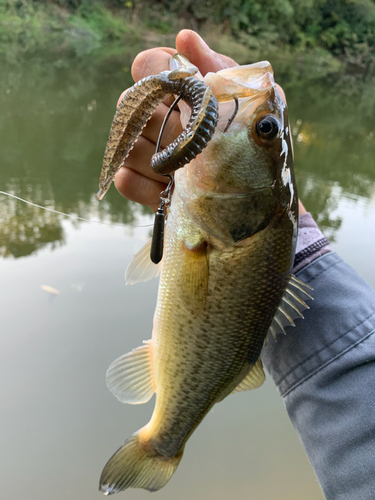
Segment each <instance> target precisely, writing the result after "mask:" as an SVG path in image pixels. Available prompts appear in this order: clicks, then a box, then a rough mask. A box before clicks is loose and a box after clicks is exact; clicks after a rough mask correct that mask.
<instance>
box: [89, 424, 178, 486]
mask: <svg viewBox="0 0 375 500" xmlns="http://www.w3.org/2000/svg"><path fill="white" fill-rule="evenodd" d="M142 441H143V440H142V430H140V431H138V432H136V433H135V434H133V435H132V436H130V437H129V438H128V439H127V440H126V441H125V443H124V444H123V445H122V446H121V448H119V449H118V450H117V451H116V453H115V454H114V455H113V456H112V457H111V458H110V459H109V460H108V462H107V464H106V465H105V467H104V469H103V471H102V474H101V476H100V483H99V490H100V491H101V492H103V493H104V495H112V494H113V493H118V492H119V491H123V490H126V489H127V488H143V489H145V490H148V491H157V490H160V488H163V486H165V485H166V484H167V482H168V481H169V480H170V478H171V477H172V475H173V473H174V472H175V470H176V469H177V467H178V464H179V463H180V460H181V458H182V453H183V452H181V453H180V454H179V455H178V456H176V457H172V458H169V457H164V456H163V455H160V454H159V453H158V452H157V451H156V450H154V449H153V448H152V447H150V446H149V445H148V443H147V442H145V443H143V442H142Z"/></svg>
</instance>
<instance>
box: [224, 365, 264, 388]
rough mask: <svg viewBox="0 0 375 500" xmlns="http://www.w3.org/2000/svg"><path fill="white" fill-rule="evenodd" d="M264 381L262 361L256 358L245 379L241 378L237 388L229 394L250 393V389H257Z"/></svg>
mask: <svg viewBox="0 0 375 500" xmlns="http://www.w3.org/2000/svg"><path fill="white" fill-rule="evenodd" d="M265 380H266V376H265V374H264V370H263V364H262V360H261V359H260V358H258V361H257V362H256V363H255V365H254V366H253V367H252V368H251V370H250V371H249V373H248V374H247V375H246V377H245V378H243V379H242V380H241V382H240V383H239V384H238V386H237V387H236V388H235V389H234V390H233V391H232V392H231V394H234V393H235V392H241V391H251V390H252V389H257V388H258V387H260V386H261V385H262V384H263V382H264V381H265Z"/></svg>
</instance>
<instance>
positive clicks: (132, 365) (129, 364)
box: [106, 340, 155, 405]
mask: <svg viewBox="0 0 375 500" xmlns="http://www.w3.org/2000/svg"><path fill="white" fill-rule="evenodd" d="M106 382H107V386H108V389H109V390H110V391H111V392H112V394H113V395H114V396H116V398H117V399H118V400H119V401H121V403H129V404H133V405H136V404H141V403H147V401H148V400H149V399H151V396H152V395H153V394H154V392H155V384H154V379H153V373H152V355H151V340H147V341H146V342H144V345H142V346H140V347H137V348H136V349H133V350H132V351H130V352H128V353H127V354H124V355H123V356H121V357H120V358H118V359H116V360H115V361H114V362H113V363H112V364H111V365H110V367H109V368H108V370H107V376H106Z"/></svg>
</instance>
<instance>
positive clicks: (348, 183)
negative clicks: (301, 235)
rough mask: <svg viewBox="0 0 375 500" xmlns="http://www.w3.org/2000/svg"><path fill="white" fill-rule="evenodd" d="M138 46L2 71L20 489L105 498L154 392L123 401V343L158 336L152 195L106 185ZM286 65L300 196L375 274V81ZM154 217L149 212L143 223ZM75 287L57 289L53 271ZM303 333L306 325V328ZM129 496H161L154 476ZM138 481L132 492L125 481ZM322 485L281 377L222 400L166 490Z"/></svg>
mask: <svg viewBox="0 0 375 500" xmlns="http://www.w3.org/2000/svg"><path fill="white" fill-rule="evenodd" d="M129 67H130V60H127V59H126V58H124V59H122V58H121V57H118V56H116V58H113V59H110V60H97V59H94V58H93V57H92V58H90V57H83V58H80V59H70V58H68V57H66V56H63V55H61V57H60V56H57V55H56V54H54V55H49V56H47V55H46V54H43V55H40V56H33V57H32V58H28V59H27V60H25V61H22V62H21V61H20V64H19V65H17V66H15V65H11V66H6V65H5V64H3V65H2V71H1V73H0V109H1V116H0V166H1V168H0V190H1V191H7V192H10V193H12V194H14V195H16V196H19V197H22V198H25V199H27V200H30V201H32V202H33V203H36V204H39V205H43V206H47V207H50V208H53V209H55V210H59V211H61V212H65V213H69V214H74V215H76V216H78V217H83V218H90V219H95V220H100V221H102V222H105V223H107V224H108V225H99V224H94V223H87V222H83V221H80V220H78V219H74V220H71V219H67V218H65V217H63V216H60V215H57V214H54V213H52V212H47V211H44V210H41V209H39V208H36V207H31V206H28V205H26V204H24V203H22V202H20V201H16V200H14V199H11V198H8V197H6V196H4V195H1V194H0V229H1V231H0V255H1V258H0V276H1V278H0V293H1V295H0V297H1V336H0V372H1V381H2V382H1V385H0V394H1V398H0V401H1V415H2V425H1V426H0V450H1V452H0V470H1V472H2V477H3V478H4V479H5V480H3V484H2V494H3V495H4V498H12V499H14V500H24V499H28V500H47V499H48V500H50V499H51V498H53V499H54V500H65V499H67V498H72V499H77V500H86V499H87V500H88V499H90V500H92V499H93V498H98V499H99V498H101V495H100V494H99V493H98V492H97V483H98V479H99V475H100V472H101V469H102V467H103V465H104V464H105V462H106V460H107V459H108V458H109V457H110V455H111V454H112V453H113V452H114V451H115V449H116V448H117V447H118V446H119V445H120V444H121V442H122V441H123V440H124V439H125V438H126V437H127V436H128V435H129V434H131V433H132V432H133V431H135V430H136V429H138V428H139V427H141V426H142V425H144V424H145V423H146V422H147V421H148V419H149V416H150V415H151V411H152V406H153V401H151V402H150V403H148V404H146V405H141V406H127V405H121V404H120V403H118V402H117V400H116V399H115V398H114V397H113V396H112V395H111V394H110V393H109V391H108V390H107V388H106V386H105V371H106V369H107V367H108V365H109V364H110V362H111V361H113V359H115V358H116V357H118V356H119V355H121V354H123V353H124V352H127V351H129V350H130V349H132V348H134V347H136V346H137V345H140V343H141V341H142V340H144V339H148V338H149V336H150V334H151V329H152V316H153V310H154V307H155V301H156V293H157V280H153V281H152V282H149V283H142V284H137V285H134V286H132V287H125V286H124V280H123V273H124V270H125V268H126V266H127V265H128V263H129V262H130V261H131V258H132V255H133V254H134V252H135V251H137V249H139V248H140V247H141V246H142V244H143V243H144V242H145V241H146V240H147V239H148V237H149V234H150V230H151V228H150V227H149V226H148V225H149V224H150V222H151V219H150V215H149V213H148V211H147V210H146V209H143V208H142V207H139V206H137V205H135V204H133V203H130V202H128V201H126V200H124V199H123V198H122V197H121V196H120V195H119V194H118V193H117V192H116V191H115V189H114V188H113V190H112V189H111V190H110V192H109V193H108V195H107V196H106V199H105V201H103V202H102V203H99V202H97V201H96V199H95V198H94V194H95V193H96V191H97V185H98V175H99V172H100V166H101V160H102V156H103V151H104V146H105V142H106V139H107V135H108V130H109V125H110V122H111V120H112V116H113V113H114V107H115V103H116V101H117V98H118V95H119V94H120V92H121V91H122V90H123V89H124V88H126V87H128V86H130V85H131V83H132V80H131V77H130V75H129ZM293 82H294V83H291V81H290V80H288V78H287V77H286V76H284V81H283V82H282V83H283V84H284V86H285V88H286V91H287V97H288V101H289V112H290V117H291V128H292V131H293V135H294V139H295V157H296V161H295V171H296V176H297V182H298V188H299V193H300V197H301V199H302V200H303V202H304V203H305V205H306V208H307V209H308V210H310V211H311V212H312V213H313V215H314V217H315V218H316V219H317V220H318V221H319V223H320V225H321V227H322V229H323V231H324V233H325V234H326V235H327V236H328V237H329V238H330V239H331V241H332V246H333V247H334V249H335V250H336V251H338V252H339V253H340V254H341V255H342V256H343V257H344V258H345V259H346V260H347V261H348V262H349V263H350V264H351V265H352V266H353V267H354V268H355V269H357V270H358V271H359V272H360V273H361V275H362V276H363V277H364V278H365V279H367V281H368V282H369V283H370V284H371V285H372V286H375V265H374V264H373V248H374V246H375V231H374V223H375V118H374V116H375V113H374V111H375V98H374V95H373V94H374V93H373V88H374V87H373V85H372V82H371V81H366V80H365V79H364V78H362V79H361V80H358V81H357V82H355V81H354V80H353V78H352V77H349V76H347V77H345V78H341V79H340V80H335V79H331V80H330V81H325V82H323V81H316V80H314V79H313V78H312V79H311V80H309V81H305V82H301V81H299V80H298V79H296V78H294V79H293ZM136 226H146V227H136ZM43 285H48V286H51V287H53V288H55V289H57V290H58V291H59V294H58V295H55V296H54V295H51V294H50V293H48V292H46V291H44V290H43V289H42V288H41V286H43ZM291 334H292V333H291ZM126 495H127V497H128V498H139V499H142V498H149V493H147V492H144V491H131V492H127V493H126ZM122 496H124V497H125V494H123V495H122ZM228 497H233V498H241V497H245V498H249V499H251V500H263V499H267V500H284V499H285V500H300V499H301V498H303V499H304V500H321V499H322V498H323V495H322V493H321V492H320V489H319V486H318V485H317V483H316V480H315V478H314V474H313V471H312V469H311V467H310V465H309V463H308V461H307V458H306V456H305V454H304V451H303V449H302V447H301V445H300V443H299V442H298V439H297V437H296V435H295V433H294V430H293V429H292V426H291V424H290V423H289V421H288V418H287V416H286V413H285V410H284V408H283V404H282V402H281V400H280V398H279V397H278V395H277V392H276V389H275V388H274V386H273V384H272V382H270V381H268V382H267V383H266V385H265V386H264V387H263V388H262V389H260V390H258V391H254V393H251V394H249V393H242V394H238V395H235V396H232V397H230V398H228V399H227V400H226V401H224V402H223V403H221V404H220V405H217V407H215V408H214V410H213V411H212V412H211V413H210V414H209V415H208V416H207V418H206V419H205V421H204V422H203V423H202V425H201V426H200V427H199V429H198V430H197V432H196V433H195V434H194V435H193V437H192V438H191V440H190V441H189V444H188V446H187V448H186V452H185V456H184V459H183V461H182V463H181V465H180V467H179V469H178V472H177V473H176V474H175V476H174V477H173V479H172V480H171V482H170V483H169V484H168V485H167V486H166V487H165V488H164V489H163V490H161V491H160V492H158V493H155V494H153V498H155V499H156V500H157V499H158V498H159V499H165V500H168V499H171V500H172V499H174V500H175V499H176V498H178V499H181V500H184V499H189V500H192V499H194V500H198V499H202V500H203V499H205V500H210V499H212V500H214V499H215V500H217V499H219V500H220V499H227V498H228Z"/></svg>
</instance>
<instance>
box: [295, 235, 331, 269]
mask: <svg viewBox="0 0 375 500" xmlns="http://www.w3.org/2000/svg"><path fill="white" fill-rule="evenodd" d="M326 245H329V241H328V240H327V238H321V239H320V240H318V241H315V242H314V243H312V244H311V245H309V246H308V247H306V248H304V249H303V250H301V252H298V253H297V254H296V255H295V257H294V265H293V267H295V266H297V265H298V264H299V263H300V262H302V261H303V260H304V259H306V258H308V257H311V256H312V255H313V254H314V253H315V252H317V251H318V250H320V249H321V248H323V247H325V246H326Z"/></svg>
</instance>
